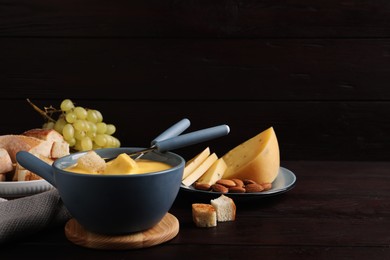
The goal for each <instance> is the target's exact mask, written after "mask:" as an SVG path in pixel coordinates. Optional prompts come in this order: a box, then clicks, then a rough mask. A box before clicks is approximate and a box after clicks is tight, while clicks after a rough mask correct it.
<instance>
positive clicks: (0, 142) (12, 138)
mask: <svg viewBox="0 0 390 260" xmlns="http://www.w3.org/2000/svg"><path fill="white" fill-rule="evenodd" d="M51 147H52V142H51V141H45V140H41V139H38V138H36V137H31V136H25V135H2V136H0V148H4V149H6V150H7V151H8V154H9V156H10V157H11V161H12V162H13V163H16V153H17V152H19V151H27V152H31V153H34V154H39V155H42V156H44V157H50V151H51Z"/></svg>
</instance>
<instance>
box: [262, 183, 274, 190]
mask: <svg viewBox="0 0 390 260" xmlns="http://www.w3.org/2000/svg"><path fill="white" fill-rule="evenodd" d="M261 186H263V189H264V191H266V190H270V189H272V183H262V184H261Z"/></svg>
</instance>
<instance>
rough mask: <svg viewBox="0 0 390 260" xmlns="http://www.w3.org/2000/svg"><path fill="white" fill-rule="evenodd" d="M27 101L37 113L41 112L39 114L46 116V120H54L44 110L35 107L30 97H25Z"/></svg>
mask: <svg viewBox="0 0 390 260" xmlns="http://www.w3.org/2000/svg"><path fill="white" fill-rule="evenodd" d="M27 102H28V103H29V104H30V105H31V106H32V107H33V108H34V110H35V111H37V112H38V113H39V114H41V116H43V117H44V118H46V119H47V120H49V121H51V122H56V120H54V119H53V118H51V117H50V116H49V115H48V114H47V113H46V112H45V111H43V110H42V109H40V108H39V107H37V106H36V105H35V104H34V103H33V102H31V101H30V99H28V98H27Z"/></svg>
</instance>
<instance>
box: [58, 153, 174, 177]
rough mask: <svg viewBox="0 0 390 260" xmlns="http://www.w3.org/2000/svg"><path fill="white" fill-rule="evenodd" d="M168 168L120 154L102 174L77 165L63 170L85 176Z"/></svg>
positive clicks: (160, 163) (109, 163) (167, 165)
mask: <svg viewBox="0 0 390 260" xmlns="http://www.w3.org/2000/svg"><path fill="white" fill-rule="evenodd" d="M169 168H171V166H170V165H169V164H166V163H163V162H157V161H152V160H147V159H138V160H136V161H135V160H133V159H132V158H130V156H128V155H127V154H121V155H119V156H118V157H117V158H115V159H114V160H112V161H109V162H107V163H106V167H105V169H104V171H103V172H99V173H97V172H96V171H93V170H88V169H86V168H85V167H78V165H77V164H75V165H73V166H71V167H68V168H66V169H64V170H66V171H71V172H77V173H85V174H102V175H113V174H140V173H151V172H158V171H163V170H166V169H169Z"/></svg>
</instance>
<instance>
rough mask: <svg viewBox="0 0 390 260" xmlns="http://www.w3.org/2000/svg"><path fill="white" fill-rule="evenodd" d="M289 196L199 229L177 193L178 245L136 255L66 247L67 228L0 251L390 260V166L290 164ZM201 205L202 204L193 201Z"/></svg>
mask: <svg viewBox="0 0 390 260" xmlns="http://www.w3.org/2000/svg"><path fill="white" fill-rule="evenodd" d="M282 166H284V167H286V168H288V169H290V170H291V171H293V172H294V173H295V175H296V177H297V181H296V184H295V186H294V188H293V189H291V190H290V191H288V192H286V193H284V194H282V195H278V196H274V197H267V198H262V199H259V200H252V201H246V202H240V201H237V203H236V204H237V219H236V220H235V221H233V222H224V223H218V225H217V227H214V228H208V229H206V228H197V227H195V225H194V223H193V222H192V218H191V203H192V202H193V200H194V198H193V197H189V196H187V195H186V194H183V193H182V192H180V193H179V196H178V198H177V200H176V201H175V204H174V205H173V207H172V208H171V210H170V213H171V214H173V215H174V216H176V217H177V219H178V220H179V223H180V230H179V233H178V235H177V236H176V237H174V238H173V239H172V240H170V241H168V242H166V243H164V244H161V245H157V246H153V247H149V248H144V249H134V250H96V249H88V248H84V247H81V246H77V245H75V244H73V243H71V242H70V241H68V240H67V239H66V237H65V235H64V227H62V226H61V227H58V228H54V229H51V230H47V231H44V232H42V233H39V234H36V235H34V236H31V237H27V238H25V239H23V240H19V241H17V242H13V243H8V244H3V245H1V246H0V257H1V259H19V257H21V256H25V257H27V256H28V258H25V259H46V258H51V257H53V256H55V259H92V258H93V259H140V258H142V259H161V258H162V259H165V258H167V259H168V258H169V259H390V188H389V186H390V162H335V161H285V162H282ZM195 200H197V199H195Z"/></svg>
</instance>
